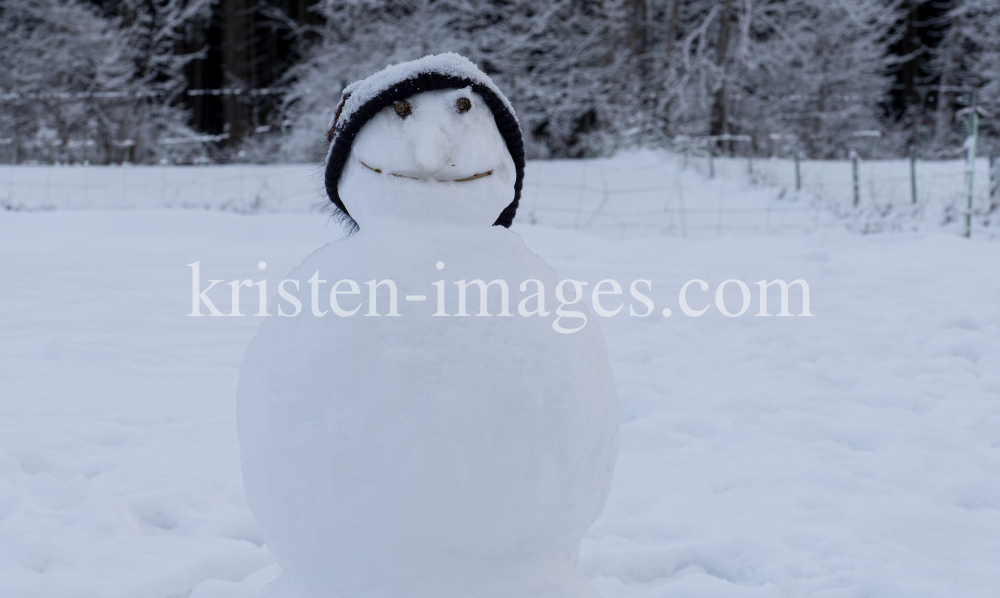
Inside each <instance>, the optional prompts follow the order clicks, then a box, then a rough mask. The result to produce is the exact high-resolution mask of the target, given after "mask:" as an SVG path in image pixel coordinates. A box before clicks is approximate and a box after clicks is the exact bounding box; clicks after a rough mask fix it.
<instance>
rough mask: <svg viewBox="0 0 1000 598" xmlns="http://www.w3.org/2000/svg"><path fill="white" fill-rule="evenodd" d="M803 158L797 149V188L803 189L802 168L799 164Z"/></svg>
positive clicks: (797, 189)
mask: <svg viewBox="0 0 1000 598" xmlns="http://www.w3.org/2000/svg"><path fill="white" fill-rule="evenodd" d="M800 160H801V156H800V152H799V151H798V150H796V151H795V190H796V191H801V190H802V170H801V168H800V166H799V161H800Z"/></svg>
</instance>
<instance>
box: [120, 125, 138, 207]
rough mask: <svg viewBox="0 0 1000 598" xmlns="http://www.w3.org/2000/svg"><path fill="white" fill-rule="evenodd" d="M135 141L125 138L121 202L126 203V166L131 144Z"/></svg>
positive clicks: (129, 156)
mask: <svg viewBox="0 0 1000 598" xmlns="http://www.w3.org/2000/svg"><path fill="white" fill-rule="evenodd" d="M133 145H135V142H134V141H132V140H131V139H126V140H125V159H124V160H122V204H126V203H128V167H129V165H130V164H131V162H129V160H130V159H131V157H132V146H133Z"/></svg>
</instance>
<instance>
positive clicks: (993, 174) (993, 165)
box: [990, 154, 1000, 203]
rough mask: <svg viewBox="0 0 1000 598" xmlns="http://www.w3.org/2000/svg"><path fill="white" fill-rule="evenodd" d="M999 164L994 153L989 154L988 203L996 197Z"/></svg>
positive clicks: (998, 185)
mask: <svg viewBox="0 0 1000 598" xmlns="http://www.w3.org/2000/svg"><path fill="white" fill-rule="evenodd" d="M997 170H1000V165H998V164H997V157H996V155H995V154H990V203H992V200H994V199H996V197H997V187H1000V172H997Z"/></svg>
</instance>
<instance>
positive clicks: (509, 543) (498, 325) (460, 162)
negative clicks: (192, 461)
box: [237, 90, 619, 598]
mask: <svg viewBox="0 0 1000 598" xmlns="http://www.w3.org/2000/svg"><path fill="white" fill-rule="evenodd" d="M456 92H458V95H459V96H461V97H466V98H467V99H470V100H471V101H472V102H473V103H474V104H475V103H477V102H479V101H480V100H479V99H478V98H476V97H475V96H474V94H470V93H469V91H468V90H449V91H441V92H432V93H429V94H420V95H418V96H416V97H414V98H412V99H411V101H410V104H411V107H412V114H411V115H409V116H410V118H413V121H412V122H411V123H410V124H411V125H414V126H420V125H427V127H428V129H427V130H430V131H431V132H430V133H427V131H426V130H425V131H424V133H426V135H430V136H431V137H433V135H435V134H438V135H439V137H438V138H436V139H435V138H431V139H428V138H427V137H426V136H425V135H423V134H422V135H419V136H416V137H414V136H412V135H410V141H409V142H407V141H406V139H407V135H402V136H397V137H396V138H395V139H396V140H400V139H402V140H403V141H401V144H402V145H403V146H404V148H403V149H402V150H399V151H400V152H401V153H405V150H406V149H407V148H408V149H409V151H410V155H411V156H413V158H412V159H406V158H405V156H404V158H403V159H397V160H393V161H390V160H386V157H387V156H390V157H391V156H393V155H394V154H393V153H392V152H391V151H387V150H386V149H385V147H386V145H385V143H384V137H385V135H384V134H385V132H386V127H384V126H381V125H380V124H379V122H380V121H379V120H378V118H379V116H385V117H386V118H385V119H384V120H385V121H386V122H388V123H390V124H393V121H392V116H393V115H392V114H384V115H379V116H376V117H375V118H373V119H372V122H370V123H369V124H368V125H366V127H365V129H363V130H362V133H363V134H362V135H359V136H358V139H356V140H355V147H354V151H353V152H352V157H351V161H350V162H349V164H348V165H347V167H346V168H345V170H344V174H343V176H342V178H341V179H340V191H341V196H342V197H343V198H344V200H345V204H347V206H348V207H349V208H350V209H351V213H352V215H353V216H354V217H355V218H357V219H358V223H359V225H360V227H361V230H360V232H358V233H357V234H355V235H353V236H350V237H348V238H345V239H342V240H340V241H336V242H333V243H331V244H329V245H326V246H324V247H322V248H320V249H319V250H317V251H316V252H314V253H313V254H312V255H311V256H309V257H308V258H307V259H306V260H305V261H304V262H303V263H302V264H301V265H300V266H299V267H298V268H297V269H296V270H295V271H294V272H293V273H292V274H290V275H289V276H288V278H290V279H292V280H300V281H307V280H309V279H310V278H312V277H313V275H314V273H317V272H318V273H319V279H322V280H326V281H327V283H326V284H325V285H324V286H322V287H320V288H321V289H322V292H321V293H320V296H321V297H323V303H324V304H323V305H321V311H327V313H326V314H325V315H323V316H321V317H317V316H315V315H312V314H311V313H303V314H300V315H299V316H297V317H288V318H283V317H272V318H270V319H268V320H267V321H265V322H264V324H262V326H261V328H260V330H259V332H258V334H257V336H256V337H255V339H254V340H253V342H252V343H251V345H250V347H249V349H248V351H247V354H246V357H245V359H244V363H243V366H242V369H241V375H240V384H239V390H238V396H237V401H238V426H239V434H240V447H241V452H242V462H243V476H244V485H245V489H246V494H247V499H248V502H249V504H250V506H251V509H252V510H253V512H254V515H255V516H256V517H257V520H258V522H259V523H260V525H261V527H262V529H263V531H264V535H265V539H266V542H267V545H268V547H269V549H270V550H271V552H272V553H273V554H274V556H275V558H276V560H277V561H278V563H279V564H280V565H281V567H282V575H281V577H280V578H279V579H278V580H277V581H275V582H274V583H273V584H271V585H270V586H269V587H268V588H266V589H265V592H264V595H270V596H277V597H284V598H291V597H295V598H319V597H320V596H333V597H345V598H346V597H347V596H352V597H357V596H371V597H384V598H404V597H406V598H424V597H426V598H431V597H434V598H459V597H461V598H487V597H490V598H492V597H496V598H500V597H504V598H512V597H514V596H517V597H519V598H536V597H537V598H543V597H545V598H556V597H566V598H570V597H574V598H584V597H596V593H595V592H594V590H593V588H592V586H591V585H590V583H589V581H588V580H587V579H586V578H585V577H584V576H583V574H582V573H581V572H580V571H579V570H578V569H577V567H576V560H577V558H578V555H579V543H580V539H581V538H582V537H583V535H584V533H585V532H586V531H587V529H588V528H589V527H590V526H591V525H592V524H593V522H594V520H595V519H596V518H597V517H598V515H599V514H600V512H601V510H602V509H603V506H604V503H605V501H606V499H607V494H608V490H609V487H610V483H611V476H612V472H613V468H614V462H615V459H616V456H617V444H618V436H617V434H618V421H619V419H618V406H617V396H616V392H615V387H614V379H613V376H612V373H611V370H610V367H609V365H608V361H607V349H606V346H605V343H604V340H603V337H602V336H601V333H600V330H599V329H598V327H597V325H596V323H595V322H594V321H593V318H592V317H590V318H589V322H588V324H587V325H586V326H584V327H583V328H582V329H581V330H579V331H578V332H575V333H573V334H560V333H557V332H555V331H554V330H553V327H552V317H553V314H551V313H550V314H549V316H548V317H542V316H541V315H533V316H530V317H524V316H522V315H521V314H520V313H519V311H518V302H519V300H520V299H521V298H522V297H523V296H524V295H526V294H530V293H534V292H536V291H537V289H538V288H543V289H544V294H545V295H546V297H545V299H544V300H543V301H544V302H545V303H543V304H542V305H543V307H544V308H546V309H547V310H548V311H549V312H551V311H552V310H553V309H554V307H555V305H554V304H553V297H552V293H553V291H554V289H555V288H556V285H557V283H558V280H557V279H556V276H555V274H554V272H553V271H552V269H551V268H549V267H548V266H547V265H546V264H545V263H544V262H543V261H542V260H541V259H540V258H539V257H538V256H536V255H535V254H533V253H532V252H531V251H529V250H528V249H527V247H526V246H525V245H524V243H523V242H522V241H521V239H520V237H519V236H518V235H517V234H515V233H513V232H511V231H509V230H507V229H505V228H502V227H494V226H491V224H492V219H493V218H495V215H496V214H497V213H498V212H499V209H502V208H503V205H504V201H509V197H508V194H507V193H504V192H503V191H502V190H503V189H504V188H505V186H508V185H509V184H510V182H511V178H510V175H511V174H512V171H513V168H512V164H510V163H509V155H505V153H504V152H502V151H500V150H502V149H503V147H502V145H501V146H495V143H494V142H495V141H497V139H494V138H493V133H495V126H494V131H490V130H488V129H487V131H486V133H485V134H484V135H480V137H481V139H480V141H481V142H482V143H480V144H479V145H483V146H486V150H489V151H485V150H484V151H481V152H480V154H478V155H477V154H476V153H475V152H472V151H466V152H464V153H462V154H461V155H460V156H458V155H452V153H453V152H454V144H449V142H448V135H454V128H451V130H449V127H447V126H444V127H442V126H439V125H440V124H441V123H440V122H434V121H432V122H431V123H430V124H428V123H426V122H418V119H419V118H420V117H431V116H432V115H434V110H433V108H434V107H435V105H436V106H437V107H438V108H440V107H442V106H445V107H447V106H450V105H454V104H455V97H454V96H455V95H456ZM459 106H462V104H461V103H459ZM476 107H477V106H476V105H473V106H472V108H473V109H475V108H476ZM478 107H479V108H482V106H481V105H479V106H478ZM445 112H446V111H445ZM480 112H483V111H482V110H481V111H480ZM483 114H488V111H486V112H484V113H483ZM446 116H447V114H446ZM435 118H436V119H437V121H440V120H441V118H440V115H438V116H437V117H435ZM486 124H489V121H488V120H487V121H486ZM372 125H375V126H374V127H373V126H372ZM477 126H484V125H477ZM473 131H475V128H474V129H473ZM465 139H466V140H468V136H466V138H465ZM380 141H381V142H380ZM407 143H409V145H407ZM421 143H424V144H425V145H427V147H423V148H421V147H420V144H421ZM491 143H494V147H493V149H492V150H490V144H491ZM435 144H437V145H435ZM479 149H483V148H479ZM421 152H423V153H421ZM435 152H437V153H435ZM441 153H444V154H448V155H447V156H446V159H445V160H443V161H442V160H440V159H438V158H440V157H441V156H440V154H441ZM477 156H478V157H477ZM504 157H506V159H507V162H506V163H505V162H504ZM463 158H464V159H463ZM445 164H446V165H447V166H445ZM449 168H453V169H457V170H454V171H448V170H447V169H449ZM486 171H492V174H490V175H487V176H483V177H480V178H470V177H471V176H472V174H477V173H480V172H486ZM470 173H471V174H470ZM431 175H433V176H431ZM434 176H436V177H437V178H434ZM459 179H462V180H459ZM366 202H367V203H366ZM400 203H403V204H404V205H403V206H402V207H400V209H398V210H392V209H391V208H392V206H393V205H394V204H396V205H398V204H400ZM498 205H499V209H496V208H497V206H498ZM355 208H357V209H355ZM439 263H440V264H443V268H441V269H439V268H438V266H439V265H440V264H439ZM341 280H344V281H355V283H356V284H357V285H358V289H357V290H358V291H359V292H358V293H357V294H352V293H351V292H350V291H352V290H353V286H352V285H350V284H349V283H347V282H344V283H341V284H339V285H337V286H336V289H337V290H339V291H341V293H340V294H336V295H334V297H335V299H336V303H335V304H333V305H331V304H330V303H329V302H328V301H326V299H327V298H328V297H329V296H330V291H331V290H333V289H334V286H335V284H336V283H337V282H338V281H341ZM384 280H391V281H393V283H394V285H395V287H396V291H397V297H396V308H397V310H398V313H399V315H398V316H393V315H389V314H390V313H391V311H392V310H391V300H390V299H391V298H390V289H389V286H388V285H382V286H381V287H375V297H376V301H375V302H374V303H373V304H372V303H370V302H369V299H370V297H369V290H370V289H369V287H368V285H366V284H365V283H367V282H368V281H373V282H375V283H378V282H380V281H384ZM472 280H482V281H484V283H490V282H492V281H495V280H499V281H504V282H505V283H506V285H507V287H508V289H507V291H508V297H507V301H506V305H504V303H505V301H504V300H503V297H502V292H501V288H500V287H501V285H499V284H494V285H491V286H490V287H487V289H486V298H487V300H486V302H485V308H486V309H485V310H484V311H481V308H482V307H484V306H483V305H481V304H480V298H479V292H480V290H481V289H480V288H479V287H477V286H475V285H473V286H471V287H470V286H468V285H467V284H465V283H468V281H472ZM459 281H462V283H463V284H462V286H464V287H466V288H467V290H466V301H465V302H464V303H465V304H464V306H463V305H459V297H458V295H459V288H458V287H459V285H456V284H455V283H456V282H459ZM524 281H532V282H530V283H527V286H526V289H527V290H528V293H524V292H521V291H523V290H524V289H522V288H521V283H522V282H524ZM412 294H421V295H424V296H426V300H425V301H422V302H407V301H405V300H404V297H405V296H406V295H412ZM439 297H440V299H439ZM539 299H540V298H539V297H535V298H534V299H532V300H531V301H530V303H531V309H533V310H534V309H536V308H537V307H538V305H539ZM439 301H440V302H439ZM334 305H335V306H336V307H337V308H338V309H340V311H341V315H337V314H336V313H334ZM463 307H464V309H463ZM573 307H574V308H576V309H578V310H579V311H583V312H585V311H586V308H585V307H583V302H582V301H581V302H580V303H577V304H576V305H574V306H573ZM355 308H357V311H354V312H353V315H344V314H347V313H349V312H351V310H354V309H355ZM505 308H506V309H505ZM303 311H304V312H308V311H309V307H308V306H307V307H305V309H304V310H303ZM272 312H273V308H272ZM484 312H485V313H484ZM460 313H468V314H469V315H467V316H466V315H458V314H460ZM435 314H437V315H435ZM444 314H447V315H444ZM480 314H482V315H480ZM485 314H489V315H485ZM504 314H510V315H504Z"/></svg>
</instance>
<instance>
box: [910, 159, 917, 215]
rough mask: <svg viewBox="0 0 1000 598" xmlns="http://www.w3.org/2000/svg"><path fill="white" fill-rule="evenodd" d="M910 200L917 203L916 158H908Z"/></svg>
mask: <svg viewBox="0 0 1000 598" xmlns="http://www.w3.org/2000/svg"><path fill="white" fill-rule="evenodd" d="M910 200H911V203H913V204H914V205H916V203H917V157H916V156H910Z"/></svg>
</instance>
